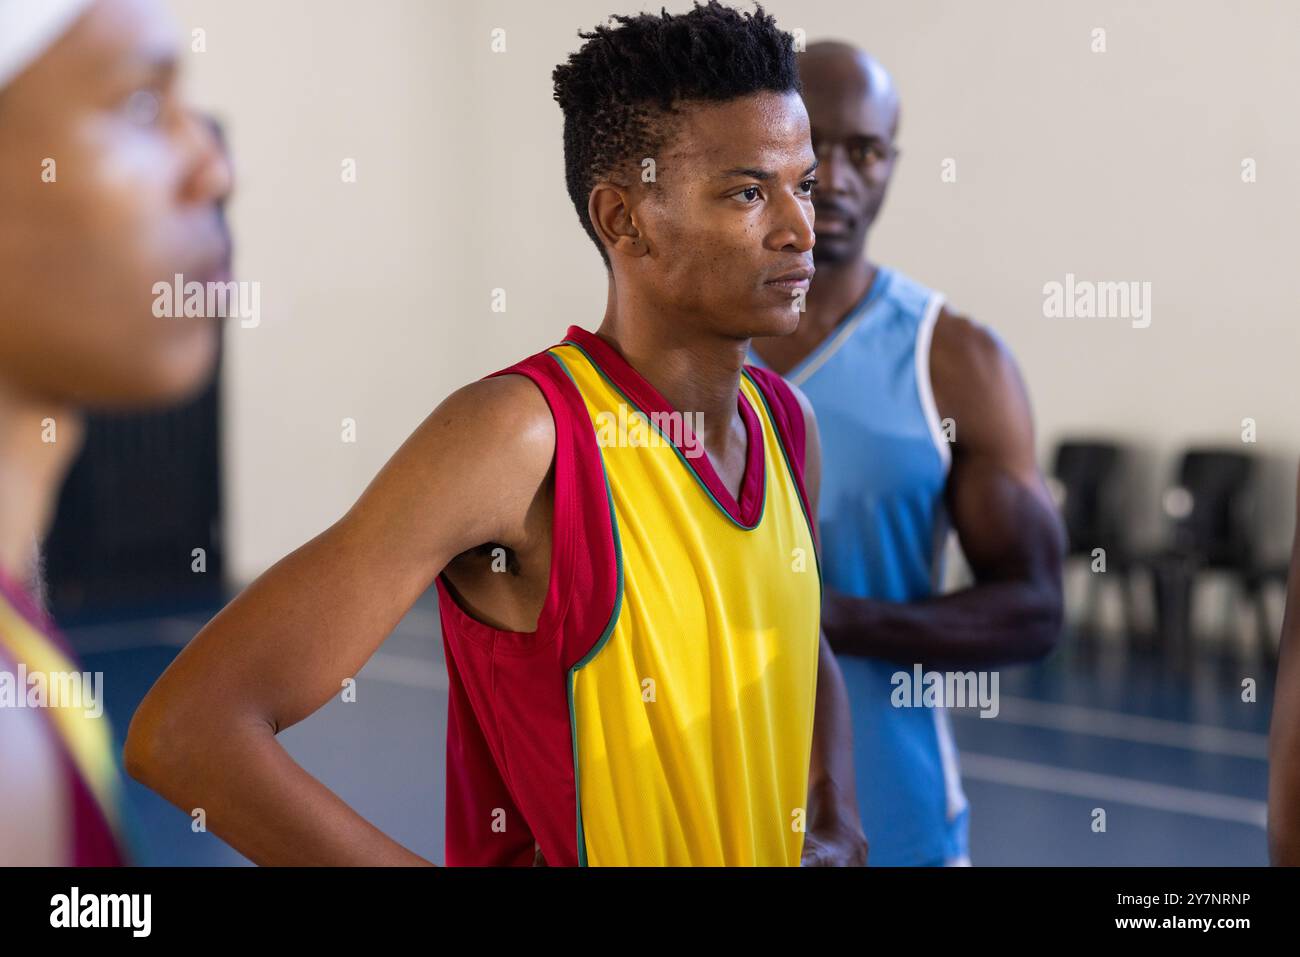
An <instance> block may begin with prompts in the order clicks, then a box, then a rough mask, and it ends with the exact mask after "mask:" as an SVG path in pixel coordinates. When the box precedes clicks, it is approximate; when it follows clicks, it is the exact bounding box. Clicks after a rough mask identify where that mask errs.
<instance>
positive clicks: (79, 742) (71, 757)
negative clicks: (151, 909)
mask: <svg viewBox="0 0 1300 957" xmlns="http://www.w3.org/2000/svg"><path fill="white" fill-rule="evenodd" d="M0 671H5V672H8V673H9V675H10V676H11V677H10V679H9V680H10V681H11V682H13V683H16V681H17V678H18V676H19V674H26V675H27V676H29V677H30V676H33V675H40V676H41V679H40V680H41V681H42V682H44V683H45V685H46V686H47V688H48V687H49V686H50V685H51V683H53V682H62V681H63V678H62V676H69V675H73V674H79V673H80V672H81V668H80V665H79V664H78V662H77V661H76V658H75V656H74V655H73V653H72V651H71V649H69V648H68V647H67V646H66V645H65V644H64V642H63V641H62V639H61V638H60V637H59V635H58V633H57V631H56V630H55V629H54V626H53V623H52V622H51V621H50V620H49V619H48V617H47V616H46V615H45V614H44V613H42V612H41V611H40V609H38V608H37V607H36V605H35V603H33V602H32V601H31V599H30V598H29V597H28V595H27V594H26V593H25V592H24V591H23V590H22V588H20V587H19V586H17V585H16V584H15V583H13V582H12V581H10V580H9V579H8V578H7V577H6V576H5V575H4V574H3V572H0ZM29 686H30V682H29V683H27V684H25V685H24V686H16V687H15V688H14V693H15V694H18V695H23V696H24V698H25V699H26V697H27V696H28V694H29ZM89 704H90V703H89V702H88V701H87V700H86V699H85V698H84V697H82V698H81V699H80V700H79V701H77V702H75V703H69V702H67V701H60V702H58V703H57V706H56V703H55V702H53V701H52V700H51V701H49V702H47V703H45V704H44V706H40V707H39V710H40V712H41V713H42V714H43V715H44V717H45V718H46V719H47V726H48V728H49V729H50V746H51V747H52V748H55V749H57V751H58V754H59V761H60V765H61V766H62V768H63V776H64V781H65V782H66V787H67V793H68V808H69V822H68V834H69V842H68V843H69V853H68V859H67V860H66V861H62V862H59V863H61V864H65V865H72V866H76V867H109V866H116V865H120V864H124V863H127V854H126V846H127V842H126V840H125V835H124V829H123V827H124V822H123V821H122V819H121V816H120V812H121V808H122V803H121V802H122V780H121V775H120V772H119V771H118V766H117V761H116V760H115V758H114V745H113V735H112V731H111V729H110V726H109V722H108V716H107V715H106V714H104V713H102V705H103V702H99V708H97V709H91V708H90V707H89ZM27 706H29V707H30V706H31V705H30V704H28V705H27ZM94 710H98V711H99V712H100V713H99V714H97V715H96V714H93V713H87V712H88V711H94ZM4 711H5V708H3V707H0V734H4V733H5V725H6V722H5V720H4ZM3 863H4V862H3V861H0V864H3Z"/></svg>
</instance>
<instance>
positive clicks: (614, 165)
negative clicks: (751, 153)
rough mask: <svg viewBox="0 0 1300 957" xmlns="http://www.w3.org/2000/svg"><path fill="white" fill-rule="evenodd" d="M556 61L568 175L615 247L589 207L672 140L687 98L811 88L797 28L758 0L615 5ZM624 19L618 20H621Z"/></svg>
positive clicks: (581, 210) (578, 199)
mask: <svg viewBox="0 0 1300 957" xmlns="http://www.w3.org/2000/svg"><path fill="white" fill-rule="evenodd" d="M609 20H610V24H608V25H604V26H598V27H596V28H595V30H593V31H592V32H590V33H584V32H581V31H579V33H578V36H579V37H581V38H582V39H583V40H586V41H587V42H586V43H584V44H583V45H582V48H581V49H579V50H578V51H577V52H576V53H573V54H571V55H570V56H569V59H568V62H567V63H562V64H560V65H559V66H557V67H556V68H555V71H554V73H553V74H552V79H553V80H554V82H555V99H556V100H557V101H558V102H559V104H560V109H561V110H562V111H563V112H564V177H565V181H566V183H567V185H568V190H569V198H570V199H571V200H573V208H574V209H576V210H577V211H578V219H579V220H581V222H582V228H583V229H585V230H586V231H587V235H588V236H590V237H591V241H592V242H594V243H595V244H596V249H598V250H599V251H600V257H601V259H603V260H604V261H605V268H606V269H608V268H610V262H609V254H608V253H607V252H606V250H605V247H604V246H603V245H602V244H601V241H600V237H599V236H598V235H597V234H596V229H595V227H594V226H593V225H592V222H591V218H590V217H589V216H588V214H587V200H588V198H589V197H590V196H591V190H592V188H593V187H594V186H595V185H596V183H597V182H599V181H600V180H601V179H608V180H609V181H610V182H614V183H618V184H619V185H627V179H626V177H628V176H630V175H637V176H639V175H640V167H641V161H642V160H643V159H645V158H647V157H653V156H655V155H656V154H657V153H658V151H659V150H661V149H662V148H663V146H664V144H665V143H666V142H667V141H668V139H669V137H670V135H671V133H672V128H671V123H672V116H673V114H674V113H675V112H676V109H677V106H678V105H679V104H681V103H683V102H686V101H690V100H702V101H714V102H723V101H726V100H733V99H736V98H738V97H742V96H748V95H750V94H754V93H760V92H764V91H771V92H774V93H790V92H794V93H802V89H801V87H800V85H799V68H798V65H797V64H796V62H795V52H794V38H793V37H792V36H791V35H790V34H789V33H786V32H784V31H782V30H780V29H778V28H777V25H776V20H775V19H774V18H773V17H771V16H769V15H768V14H766V13H764V11H763V7H762V5H761V4H758V3H755V4H754V13H752V14H750V13H742V12H741V11H739V10H735V9H733V8H731V7H728V6H724V5H723V4H721V3H718V2H717V0H708V3H705V4H701V3H699V2H698V0H697V2H696V3H695V6H694V8H693V9H692V10H691V11H690V12H688V13H684V14H680V15H673V14H670V13H668V11H667V10H665V9H662V8H661V9H660V12H659V15H658V16H655V15H654V14H651V13H641V14H636V15H633V16H623V15H615V16H611V17H610V18H609ZM614 24H617V25H614Z"/></svg>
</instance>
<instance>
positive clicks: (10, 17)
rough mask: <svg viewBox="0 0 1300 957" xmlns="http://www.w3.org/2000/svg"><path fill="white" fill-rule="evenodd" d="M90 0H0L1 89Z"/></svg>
mask: <svg viewBox="0 0 1300 957" xmlns="http://www.w3.org/2000/svg"><path fill="white" fill-rule="evenodd" d="M92 2H93V0H0V89H4V87H6V86H7V85H8V84H9V81H10V80H12V79H13V78H14V77H16V76H17V75H18V74H19V73H22V72H23V70H25V69H27V67H28V66H30V65H31V64H32V63H33V62H34V61H36V60H38V59H40V56H41V54H42V53H44V52H45V51H46V50H47V49H49V47H50V45H51V44H53V43H54V42H55V41H56V40H58V39H59V37H61V36H63V34H64V32H65V31H66V30H67V29H68V28H69V27H71V26H72V23H73V21H74V20H76V19H77V17H78V16H80V15H81V14H82V13H83V12H84V11H85V9H86V8H87V7H89V6H90V4H91V3H92Z"/></svg>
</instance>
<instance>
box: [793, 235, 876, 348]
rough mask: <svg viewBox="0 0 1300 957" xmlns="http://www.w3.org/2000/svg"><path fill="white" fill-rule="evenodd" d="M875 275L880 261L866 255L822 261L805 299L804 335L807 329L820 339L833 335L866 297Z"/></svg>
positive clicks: (809, 333) (811, 334)
mask: <svg viewBox="0 0 1300 957" xmlns="http://www.w3.org/2000/svg"><path fill="white" fill-rule="evenodd" d="M875 276H876V264H875V263H873V262H871V261H870V260H868V259H867V258H866V257H865V256H856V257H852V258H849V259H845V260H842V261H841V262H837V263H828V264H826V265H822V264H820V263H819V264H818V265H817V275H816V276H814V277H813V282H812V288H811V289H809V290H808V298H807V300H806V301H805V303H804V316H803V320H802V325H803V326H804V329H801V330H800V333H801V335H802V334H804V330H805V329H806V330H807V334H808V335H809V336H810V337H811V338H815V339H816V340H817V341H820V340H821V339H822V338H824V337H825V336H827V335H829V334H830V332H831V331H832V330H833V329H834V328H835V327H836V326H837V325H839V323H840V320H841V319H843V318H844V317H845V316H846V315H848V313H849V310H850V309H852V308H853V307H854V306H856V305H857V304H858V303H859V302H861V301H862V297H863V296H865V295H866V294H867V290H868V289H869V288H871V282H872V280H873V279H874V278H875Z"/></svg>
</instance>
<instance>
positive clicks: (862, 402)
mask: <svg viewBox="0 0 1300 957" xmlns="http://www.w3.org/2000/svg"><path fill="white" fill-rule="evenodd" d="M800 76H801V79H802V82H803V86H804V94H803V95H804V101H805V103H806V105H807V107H808V113H809V118H810V120H811V126H812V130H811V132H812V141H813V149H814V151H815V152H816V153H817V157H818V159H819V160H820V165H819V167H818V169H817V175H818V183H817V186H816V188H815V191H814V195H813V202H814V206H815V209H816V215H817V219H816V226H815V229H816V245H815V246H814V247H813V255H814V262H815V265H816V270H817V271H816V275H815V277H814V279H813V283H812V287H811V290H810V291H809V293H808V297H807V301H806V303H805V304H804V313H803V316H802V317H801V320H800V325H799V328H798V330H797V331H796V332H795V333H794V334H793V335H790V336H787V337H784V338H781V339H762V340H755V342H754V344H753V348H752V349H751V353H750V355H751V361H752V362H754V363H755V364H757V365H766V366H768V367H769V368H772V369H774V370H775V371H777V372H780V373H782V374H783V375H785V376H786V377H787V378H788V379H789V380H790V381H791V382H793V383H794V384H796V385H798V386H799V387H800V388H801V389H803V391H804V393H805V394H806V395H807V396H808V398H809V399H810V400H811V402H812V405H813V408H814V410H815V412H816V416H817V422H818V427H819V430H820V432H821V440H822V455H823V460H822V461H823V465H822V492H821V502H820V507H819V513H818V522H819V526H820V533H821V548H822V568H823V574H824V580H825V584H826V590H825V594H826V600H825V604H824V607H823V629H824V631H825V633H826V636H827V638H828V639H829V640H830V643H831V647H832V648H834V650H835V653H836V657H837V660H838V661H839V663H840V667H841V669H842V670H843V672H844V678H845V681H846V683H847V685H848V690H849V696H850V701H851V706H852V712H853V738H854V759H855V764H856V770H857V792H858V799H859V801H860V803H861V809H862V821H863V825H864V829H865V831H866V835H867V840H868V844H869V847H870V858H869V860H870V863H872V864H881V865H938V864H963V863H969V862H970V860H969V856H968V855H969V848H968V839H967V831H968V826H967V825H968V817H969V811H968V809H967V804H966V798H965V795H964V794H963V792H962V787H961V779H960V768H959V761H958V756H957V751H956V748H955V746H954V744H953V739H952V731H951V727H950V722H949V717H948V712H947V710H946V709H945V708H943V707H934V706H924V704H922V706H906V705H909V704H912V705H914V704H917V703H919V701H918V699H920V697H921V695H920V690H921V689H919V688H918V689H916V695H915V697H912V696H910V695H909V694H907V693H905V692H904V688H907V689H909V690H910V687H911V684H912V682H913V679H914V676H915V675H916V674H917V672H916V670H915V669H916V666H918V665H919V666H920V667H921V669H922V670H921V672H920V673H921V674H925V673H928V672H932V671H936V672H945V673H946V672H974V673H975V674H976V675H977V676H978V675H979V674H981V673H983V674H985V675H986V677H987V678H991V677H992V675H991V674H990V672H992V671H994V670H995V669H996V668H997V667H998V666H1000V665H1002V664H1006V663H1010V662H1024V661H1030V660H1033V659H1035V658H1039V657H1041V656H1043V655H1044V654H1046V653H1047V652H1048V651H1050V650H1051V649H1052V647H1053V646H1054V644H1055V642H1056V639H1057V636H1058V635H1059V633H1060V627H1061V620H1062V599H1061V559H1062V554H1063V552H1064V546H1065V536H1064V532H1063V530H1062V528H1061V525H1060V522H1059V519H1058V517H1057V513H1056V509H1055V507H1054V506H1053V504H1052V500H1051V497H1050V495H1049V494H1048V492H1047V488H1046V486H1045V484H1044V482H1043V478H1042V475H1041V473H1040V471H1039V469H1038V465H1037V462H1036V459H1035V456H1034V435H1033V422H1032V417H1031V413H1030V407H1029V401H1028V397H1027V395H1026V393H1025V389H1024V386H1023V383H1022V381H1021V379H1020V375H1019V373H1018V371H1017V370H1016V367H1015V363H1014V361H1013V359H1012V358H1011V356H1010V354H1009V353H1008V352H1007V351H1006V349H1005V348H1004V347H1003V346H1002V345H1001V343H1000V342H999V341H998V340H997V338H996V337H995V336H994V335H993V334H992V333H991V332H990V331H989V330H988V329H986V328H985V327H983V326H980V325H977V324H975V323H973V322H971V321H970V320H969V319H966V318H964V317H962V316H960V315H958V314H957V313H955V312H954V311H952V310H951V309H949V308H948V307H947V306H946V305H945V304H944V301H943V297H942V296H941V295H939V294H938V293H935V292H933V291H932V290H930V289H927V288H926V287H924V286H922V285H920V284H919V283H917V282H915V281H913V280H912V279H910V278H908V277H907V276H905V275H903V274H901V273H900V272H898V271H896V270H892V269H887V268H885V267H884V266H878V265H876V264H874V263H872V262H870V261H869V260H868V259H867V258H866V240H867V232H868V230H869V228H870V226H871V224H872V222H873V221H874V219H875V217H876V214H877V213H878V212H879V210H880V207H881V204H882V202H883V200H884V195H885V191H886V188H887V186H888V184H889V178H890V175H891V174H892V172H893V168H894V163H895V159H896V157H897V149H896V147H895V145H894V141H895V136H896V134H897V128H898V117H899V104H898V96H897V93H896V90H895V87H894V84H893V81H892V79H891V78H890V76H889V74H888V73H887V72H885V70H884V69H883V68H882V67H881V66H880V65H879V64H878V63H877V62H876V61H875V60H873V59H872V58H871V57H869V56H868V55H867V54H865V53H863V52H862V51H860V50H857V49H855V48H853V47H851V46H848V45H845V44H841V43H816V44H813V45H811V46H810V47H809V48H808V51H807V53H805V54H803V55H801V56H800ZM950 528H951V529H953V530H955V531H956V533H957V536H958V540H959V542H960V544H961V546H962V549H963V552H964V553H965V556H966V559H967V561H968V563H969V565H970V567H971V571H972V573H973V575H974V578H975V583H974V584H973V585H972V586H971V587H969V588H965V589H963V590H961V591H957V592H953V593H951V594H948V595H943V596H939V595H938V594H937V592H938V589H939V584H940V576H941V574H942V559H943V551H944V544H945V542H946V540H947V537H948V532H949V530H950ZM900 674H901V675H905V676H906V679H904V678H901V677H898V676H899V675H900ZM985 687H996V686H994V685H992V682H991V681H988V683H987V684H986V685H985Z"/></svg>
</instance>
